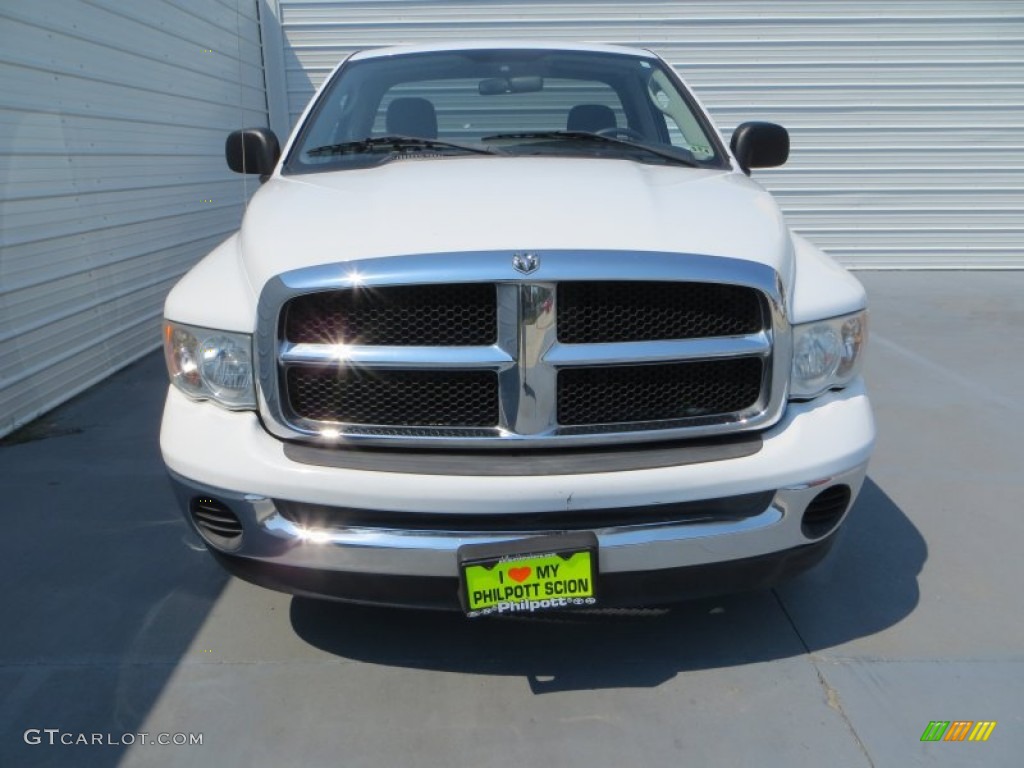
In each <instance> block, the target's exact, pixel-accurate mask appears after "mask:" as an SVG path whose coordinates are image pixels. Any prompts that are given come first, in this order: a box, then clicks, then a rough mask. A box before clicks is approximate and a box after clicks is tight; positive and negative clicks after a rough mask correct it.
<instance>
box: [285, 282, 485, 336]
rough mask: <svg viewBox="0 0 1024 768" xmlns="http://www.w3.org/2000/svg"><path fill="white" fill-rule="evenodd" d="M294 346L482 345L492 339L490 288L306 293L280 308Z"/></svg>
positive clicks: (392, 288) (480, 285)
mask: <svg viewBox="0 0 1024 768" xmlns="http://www.w3.org/2000/svg"><path fill="white" fill-rule="evenodd" d="M284 338H285V339H287V340H288V341H290V342H292V343H295V344H339V343H344V344H367V345H381V346H393V345H399V346H402V345H408V346H439V347H458V346H487V345H490V344H493V343H495V341H496V340H497V292H496V290H495V286H494V285H493V284H487V283H464V284H454V285H401V286H387V287H382V288H362V289H358V290H344V291H327V292H322V293H311V294H307V295H304V296H299V297H296V298H294V299H292V300H291V301H290V302H288V304H287V305H286V307H285V312H284Z"/></svg>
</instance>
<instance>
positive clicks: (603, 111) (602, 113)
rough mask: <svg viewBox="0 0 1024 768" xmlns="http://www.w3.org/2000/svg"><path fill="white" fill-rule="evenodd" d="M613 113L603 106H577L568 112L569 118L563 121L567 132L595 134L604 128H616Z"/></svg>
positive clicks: (609, 108) (616, 124) (610, 109)
mask: <svg viewBox="0 0 1024 768" xmlns="http://www.w3.org/2000/svg"><path fill="white" fill-rule="evenodd" d="M616 127H618V123H617V121H616V120H615V113H614V112H613V111H612V108H611V107H606V106H605V105H604V104H577V105H576V106H575V107H573V108H572V109H570V110H569V118H568V119H567V120H566V121H565V130H567V131H585V132H587V133H597V132H598V131H602V130H604V129H605V128H616Z"/></svg>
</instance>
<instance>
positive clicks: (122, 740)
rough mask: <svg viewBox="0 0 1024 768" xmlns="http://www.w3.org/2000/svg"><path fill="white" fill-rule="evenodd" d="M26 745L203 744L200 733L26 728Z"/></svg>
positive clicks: (123, 745) (126, 745) (128, 745)
mask: <svg viewBox="0 0 1024 768" xmlns="http://www.w3.org/2000/svg"><path fill="white" fill-rule="evenodd" d="M22 738H24V739H25V743H26V744H31V745H33V746H34V745H43V744H47V745H50V746H57V745H59V744H63V745H64V746H68V747H70V746H90V747H130V746H132V745H134V744H159V745H162V746H175V747H182V746H194V745H197V744H199V745H201V744H202V743H203V734H201V733H149V732H146V731H143V732H141V733H84V732H75V731H62V730H61V729H60V728H28V729H26V731H25V733H24V735H23V737H22Z"/></svg>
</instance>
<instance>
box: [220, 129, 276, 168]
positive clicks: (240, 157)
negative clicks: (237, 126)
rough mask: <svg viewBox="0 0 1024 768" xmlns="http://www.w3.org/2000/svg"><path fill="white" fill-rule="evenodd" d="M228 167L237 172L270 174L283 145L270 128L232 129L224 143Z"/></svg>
mask: <svg viewBox="0 0 1024 768" xmlns="http://www.w3.org/2000/svg"><path fill="white" fill-rule="evenodd" d="M224 154H225V156H226V157H227V160H228V168H230V169H231V170H232V171H234V172H235V173H258V174H259V175H260V176H269V175H270V174H271V173H273V172H274V166H275V165H277V160H278V158H279V157H281V145H280V144H278V143H277V136H275V135H274V132H273V131H272V130H270V129H269V128H243V129H242V130H240V131H232V132H231V133H230V134H229V135H228V140H227V141H226V142H225V143H224Z"/></svg>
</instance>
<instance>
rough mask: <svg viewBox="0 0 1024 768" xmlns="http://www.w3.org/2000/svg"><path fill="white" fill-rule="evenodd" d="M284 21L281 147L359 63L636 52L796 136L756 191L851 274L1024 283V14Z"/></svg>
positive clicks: (917, 3)
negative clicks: (499, 52)
mask: <svg viewBox="0 0 1024 768" xmlns="http://www.w3.org/2000/svg"><path fill="white" fill-rule="evenodd" d="M270 5H271V8H270V10H271V13H270V14H265V17H264V18H265V22H269V23H266V26H265V28H264V40H265V44H266V45H267V53H268V59H267V66H268V78H272V79H271V83H272V87H271V102H270V107H271V124H272V125H273V126H274V127H275V129H277V130H279V131H281V130H283V128H284V127H285V126H286V125H290V124H291V123H292V122H293V121H294V120H295V118H296V117H297V115H298V113H299V112H300V111H301V109H302V107H303V106H304V105H305V103H306V102H307V101H308V99H309V97H310V96H311V95H312V93H313V90H314V88H315V87H316V86H317V85H319V84H320V82H321V81H322V80H323V78H324V77H325V76H326V74H327V73H328V72H329V71H330V69H331V68H332V67H333V66H334V65H335V64H336V63H337V62H338V60H339V59H340V58H342V57H343V56H344V55H345V54H346V53H349V52H351V51H353V50H357V49H359V48H366V47H371V46H378V45H385V44H393V43H413V42H428V41H435V40H444V39H458V40H466V39H476V38H479V39H485V38H505V39H517V38H545V39H564V40H588V41H597V42H612V43H624V44H629V45H639V46H641V47H647V48H651V49H653V50H655V51H656V52H658V53H660V54H661V55H662V56H664V57H665V58H667V59H668V60H669V61H670V62H671V63H672V64H673V65H674V66H675V67H676V68H677V69H678V70H679V71H680V72H681V73H682V74H683V76H684V77H686V78H687V80H688V81H689V82H690V84H691V85H692V86H694V88H695V90H696V91H697V92H698V94H699V95H700V96H701V98H702V99H703V101H704V102H705V104H706V105H707V106H708V107H709V109H710V110H711V112H712V113H713V115H714V117H715V120H716V122H717V123H718V124H719V125H720V126H722V128H723V129H724V130H725V131H726V133H727V134H728V132H729V130H730V129H731V128H732V127H733V126H735V125H737V124H738V123H740V122H742V121H744V120H748V119H764V120H774V121H777V122H780V123H782V124H783V125H785V126H787V127H788V128H789V129H790V131H791V133H792V137H793V154H792V158H791V161H790V163H789V164H788V165H787V166H785V167H784V168H781V169H778V170H772V171H762V172H759V173H758V174H757V176H758V179H759V180H760V181H761V182H762V183H763V184H765V185H766V186H767V187H769V188H770V189H772V190H773V191H774V192H775V193H776V195H777V196H778V198H779V200H780V202H781V203H782V205H783V207H784V209H785V210H786V212H787V214H788V216H789V219H790V222H791V224H792V225H793V226H794V227H795V228H796V229H798V230H799V231H801V232H803V233H805V234H807V235H808V236H809V237H810V238H811V239H812V240H814V241H815V242H816V243H818V244H819V245H821V246H823V247H824V248H826V249H827V250H828V251H829V252H830V253H831V254H833V255H834V256H835V257H837V258H838V259H839V260H841V261H842V262H844V263H845V264H848V265H852V266H859V267H872V268H914V267H965V266H966V267H974V268H981V267H987V268H993V267H995V268H998V267H1011V266H1012V267H1024V245H1022V234H1024V215H1022V214H1024V174H1022V171H1024V151H1022V144H1024V142H1022V141H1021V136H1022V135H1024V3H1021V2H980V1H978V0H974V1H973V2H972V1H969V0H886V1H884V2H874V1H867V2H857V3H852V2H851V3H838V2H806V1H801V0H790V1H789V2H786V1H785V0H780V2H774V3H762V2H728V3H722V2H623V0H613V1H608V0H585V1H584V0H578V1H576V2H492V1H489V0H461V1H460V0H445V1H443V2H442V1H439V0H350V1H347V2H311V1H310V0H305V1H299V0H270ZM275 65H276V66H275ZM274 83H277V87H274Z"/></svg>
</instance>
